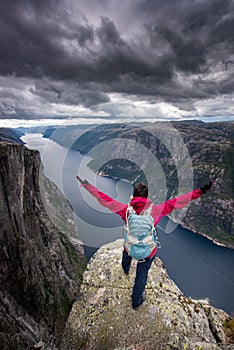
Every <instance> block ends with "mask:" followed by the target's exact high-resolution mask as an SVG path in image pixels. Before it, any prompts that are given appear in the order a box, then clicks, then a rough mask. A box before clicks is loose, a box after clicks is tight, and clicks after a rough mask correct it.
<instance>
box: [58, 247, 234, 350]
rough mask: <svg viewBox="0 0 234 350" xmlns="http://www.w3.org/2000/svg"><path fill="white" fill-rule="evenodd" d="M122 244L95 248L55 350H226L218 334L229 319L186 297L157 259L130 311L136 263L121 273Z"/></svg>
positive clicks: (226, 346) (217, 310)
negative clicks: (143, 297) (140, 297)
mask: <svg viewBox="0 0 234 350" xmlns="http://www.w3.org/2000/svg"><path fill="white" fill-rule="evenodd" d="M122 243H123V242H122V240H117V241H115V242H112V243H109V244H107V245H105V246H103V247H101V248H100V249H99V250H98V251H97V252H96V254H95V255H94V256H93V258H92V259H91V261H90V262H89V264H88V267H87V270H86V271H85V273H84V279H83V284H82V286H81V297H80V300H79V301H78V302H76V303H74V304H73V308H72V311H71V313H70V316H69V319H68V321H67V325H66V330H65V333H64V337H63V340H62V346H61V349H63V350H76V349H90V350H91V349H92V350H96V349H102V350H113V349H125V350H126V349H132V350H150V349H163V350H164V349H174V350H176V349H178V350H181V349H187V350H192V349H213V350H214V349H226V348H227V349H231V348H233V346H232V345H228V343H229V340H228V339H227V337H226V333H225V332H224V328H223V324H224V322H228V321H230V317H229V315H228V314H226V313H225V312H224V311H222V310H219V309H217V308H215V307H212V306H211V305H210V304H209V302H208V301H207V300H193V299H190V298H187V297H185V296H184V295H183V293H182V292H181V291H180V290H179V288H178V287H177V286H176V285H175V283H174V282H173V281H172V280H171V279H170V278H169V276H168V274H167V272H166V269H165V267H164V266H163V263H162V261H161V260H160V259H158V258H156V260H155V262H154V264H153V265H152V267H151V270H150V272H149V277H148V283H147V288H146V300H145V302H144V303H143V304H142V305H141V306H140V308H139V309H138V310H136V311H134V310H132V308H131V292H132V286H133V284H134V278H135V269H136V263H135V262H133V264H132V267H131V270H130V274H129V275H128V276H126V275H125V274H124V273H123V272H122V268H121V257H122Z"/></svg>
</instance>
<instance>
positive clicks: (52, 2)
mask: <svg viewBox="0 0 234 350" xmlns="http://www.w3.org/2000/svg"><path fill="white" fill-rule="evenodd" d="M233 28H234V0H63V1H62V0H46V1H41V0H0V33H1V35H0V92H1V93H0V118H1V120H0V124H1V126H8V125H20V124H21V125H22V123H23V122H24V120H28V123H30V124H34V125H37V124H38V123H41V124H42V123H46V124H53V123H54V124H55V123H61V122H63V119H68V120H69V123H76V122H80V123H86V122H88V123H93V122H103V121H110V122H113V121H130V120H139V121H142V120H148V121H155V120H163V119H165V120H183V119H201V120H204V121H216V120H234V118H233V115H234V107H233V106H234V30H233ZM48 118H49V119H50V120H48ZM51 118H53V119H52V120H51ZM38 119H40V121H38ZM17 120H18V122H17Z"/></svg>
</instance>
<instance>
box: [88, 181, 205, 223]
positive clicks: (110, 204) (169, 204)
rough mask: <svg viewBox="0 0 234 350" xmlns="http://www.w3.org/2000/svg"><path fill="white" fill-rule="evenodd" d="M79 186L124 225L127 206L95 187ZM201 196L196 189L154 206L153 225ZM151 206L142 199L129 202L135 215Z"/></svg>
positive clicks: (149, 201) (150, 202)
mask: <svg viewBox="0 0 234 350" xmlns="http://www.w3.org/2000/svg"><path fill="white" fill-rule="evenodd" d="M81 186H82V187H84V188H85V189H86V190H87V191H88V192H89V193H90V194H91V195H92V196H93V197H95V198H96V199H97V200H98V202H99V203H100V204H101V205H102V206H103V207H106V208H108V209H110V210H111V211H112V212H113V213H116V214H118V215H119V216H121V218H122V219H123V220H124V222H125V223H126V211H127V207H128V204H123V203H121V202H118V201H116V200H115V199H113V198H111V197H109V196H108V195H107V194H105V193H103V192H101V191H99V190H98V189H97V188H96V187H95V186H93V185H91V184H82V185H81ZM202 194H203V193H202V191H201V190H200V189H196V190H193V191H191V192H189V193H186V194H182V195H181V196H178V197H175V198H172V199H169V200H167V201H165V202H163V203H161V204H154V205H153V207H152V212H151V215H152V216H153V218H154V225H155V226H156V225H157V223H158V222H159V221H160V219H161V218H162V216H164V215H167V214H169V213H171V212H172V211H173V210H174V209H180V208H183V207H185V206H186V205H188V204H189V202H191V201H193V200H194V199H197V198H199V197H201V195H202ZM151 204H152V201H151V200H150V199H148V198H144V197H134V198H133V199H132V200H131V202H130V205H131V206H132V207H133V208H134V210H135V212H136V213H137V214H139V213H140V212H141V211H142V210H143V209H147V208H149V207H150V206H151Z"/></svg>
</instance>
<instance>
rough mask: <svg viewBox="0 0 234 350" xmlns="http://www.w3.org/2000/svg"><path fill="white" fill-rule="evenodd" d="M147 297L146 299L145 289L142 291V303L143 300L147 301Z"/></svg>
mask: <svg viewBox="0 0 234 350" xmlns="http://www.w3.org/2000/svg"><path fill="white" fill-rule="evenodd" d="M145 299H146V291H145V290H144V292H143V293H142V303H143V301H145Z"/></svg>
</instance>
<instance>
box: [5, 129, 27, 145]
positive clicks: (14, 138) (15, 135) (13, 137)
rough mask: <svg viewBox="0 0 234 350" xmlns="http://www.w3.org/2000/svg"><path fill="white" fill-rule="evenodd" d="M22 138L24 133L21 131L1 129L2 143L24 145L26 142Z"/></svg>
mask: <svg viewBox="0 0 234 350" xmlns="http://www.w3.org/2000/svg"><path fill="white" fill-rule="evenodd" d="M21 136H23V133H22V132H21V131H20V130H16V129H11V128H0V142H10V143H19V144H21V145H23V144H24V142H23V141H22V140H21V139H20V137H21Z"/></svg>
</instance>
